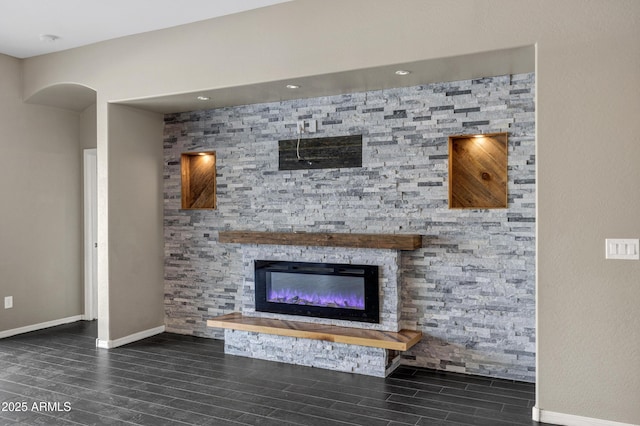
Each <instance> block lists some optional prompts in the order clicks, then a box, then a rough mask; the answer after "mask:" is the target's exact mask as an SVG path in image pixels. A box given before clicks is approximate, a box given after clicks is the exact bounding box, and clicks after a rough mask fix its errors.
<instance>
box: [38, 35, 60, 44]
mask: <svg viewBox="0 0 640 426" xmlns="http://www.w3.org/2000/svg"><path fill="white" fill-rule="evenodd" d="M59 38H60V36H57V35H55V34H40V41H43V42H45V43H53V42H54V41H56V40H58V39H59Z"/></svg>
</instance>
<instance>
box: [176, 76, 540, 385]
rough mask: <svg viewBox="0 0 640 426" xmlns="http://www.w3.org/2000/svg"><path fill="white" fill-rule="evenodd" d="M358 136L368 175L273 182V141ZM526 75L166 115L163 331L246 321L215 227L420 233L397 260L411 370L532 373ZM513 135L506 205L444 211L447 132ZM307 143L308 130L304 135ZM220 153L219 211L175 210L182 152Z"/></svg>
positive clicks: (237, 260)
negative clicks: (230, 317) (413, 340)
mask: <svg viewBox="0 0 640 426" xmlns="http://www.w3.org/2000/svg"><path fill="white" fill-rule="evenodd" d="M308 119H314V120H317V124H318V131H317V133H315V134H313V135H308V137H326V136H343V135H350V134H362V135H363V159H362V164H363V167H362V168H348V169H347V168H345V169H316V170H293V171H278V140H285V139H293V138H295V137H296V136H297V135H296V124H297V122H298V120H308ZM534 119H535V113H534V75H533V74H522V75H512V76H498V77H488V78H482V79H477V80H465V81H456V82H449V83H439V84H429V85H424V86H416V87H410V88H398V89H390V90H382V91H372V92H364V93H356V94H345V95H339V96H330V97H322V98H313V99H300V100H294V101H284V102H274V103H266V104H256V105H247V106H239V107H230V108H220V109H215V110H207V111H195V112H187V113H179V114H170V115H167V116H166V117H165V138H164V147H165V292H166V295H165V303H166V326H167V330H168V331H172V332H177V333H183V334H192V335H196V336H206V337H214V338H222V335H223V334H222V331H220V330H212V329H207V328H206V324H205V323H206V319H208V318H210V317H213V316H216V315H221V314H224V313H229V312H232V311H240V310H242V304H243V302H242V295H243V291H242V285H243V281H244V272H243V259H242V252H241V249H240V246H238V245H232V244H218V243H217V233H218V231H220V230H231V229H232V230H260V231H315V232H322V231H327V232H356V233H419V234H422V235H425V236H426V237H425V238H424V248H422V249H419V250H416V251H413V252H403V253H402V255H401V268H400V275H401V277H402V278H401V279H402V284H401V294H400V297H401V318H400V325H401V327H408V328H416V329H420V330H421V331H422V332H423V333H424V335H425V337H424V339H423V340H422V342H421V343H420V344H418V345H417V346H415V347H414V348H413V349H412V350H411V351H409V352H407V353H406V354H404V357H403V362H404V363H407V364H412V365H418V366H424V367H430V368H438V369H445V370H450V371H459V372H464V373H471V374H480V375H486V376H492V377H504V378H513V379H520V380H526V381H533V380H534V378H535V367H534V366H535V240H534V236H535V145H534V141H535V133H534V130H535V121H534ZM501 131H506V132H508V137H509V153H508V156H509V158H508V163H509V171H508V173H509V184H508V193H509V206H508V208H507V209H492V210H460V209H455V210H451V209H449V208H448V201H447V200H448V180H447V179H448V136H449V135H457V134H470V133H478V132H483V133H492V132H501ZM305 136H306V135H303V138H304V137H305ZM198 150H213V151H216V153H217V175H218V176H217V184H218V185H217V189H218V196H217V201H218V203H217V204H218V209H217V210H213V211H207V210H192V211H188V210H180V198H181V197H180V153H182V152H186V151H198Z"/></svg>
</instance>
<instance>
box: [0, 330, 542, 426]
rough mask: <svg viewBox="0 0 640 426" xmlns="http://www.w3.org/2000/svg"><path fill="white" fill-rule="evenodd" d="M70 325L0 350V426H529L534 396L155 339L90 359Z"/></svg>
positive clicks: (202, 342) (212, 343)
mask: <svg viewBox="0 0 640 426" xmlns="http://www.w3.org/2000/svg"><path fill="white" fill-rule="evenodd" d="M95 336H96V323H95V321H94V322H86V321H80V322H77V323H73V324H67V325H63V326H58V327H53V328H49V329H46V330H40V331H37V332H32V333H27V334H23V335H19V336H13V337H10V338H6V339H3V340H0V404H1V407H0V408H1V409H2V410H1V411H0V425H16V424H20V425H40V424H42V425H67V424H76V425H77V424H81V425H120V424H122V425H153V426H158V425H216V426H224V425H267V426H269V425H365V426H378V425H379V426H400V425H451V426H452V425H491V426H500V425H534V424H539V423H535V422H532V421H531V407H532V406H533V404H534V385H532V384H528V383H519V382H513V381H508V380H496V379H490V378H483V377H476V376H467V375H461V374H452V373H443V372H437V371H432V370H425V369H418V368H408V367H401V368H400V369H398V370H397V371H396V372H395V373H394V374H393V375H391V376H390V377H388V378H386V379H382V378H374V377H367V376H360V375H355V374H347V373H337V372H332V371H327V370H321V369H316V368H309V367H301V366H293V365H288V364H280V363H276V362H268V361H261V360H252V359H247V358H241V357H235V356H230V355H225V354H224V351H223V342H221V341H218V340H211V339H202V338H195V337H190V336H182V335H177V334H170V333H163V334H160V335H157V336H154V337H151V338H148V339H145V340H142V341H139V342H136V343H133V344H130V345H126V346H123V347H120V348H116V349H111V350H104V349H97V348H96V347H95Z"/></svg>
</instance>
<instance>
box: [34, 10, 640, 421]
mask: <svg viewBox="0 0 640 426" xmlns="http://www.w3.org/2000/svg"><path fill="white" fill-rule="evenodd" d="M355 17H357V18H355ZM329 28H330V29H331V30H330V31H329V30H328V29H329ZM638 40H640V2H638V1H636V0H617V1H615V2H612V1H604V0H563V1H561V2H560V1H556V0H538V1H531V0H476V1H473V2H472V1H463V0H457V1H456V0H402V1H385V0H348V1H344V0H323V1H316V0H296V1H293V2H290V3H286V4H282V5H278V6H275V7H270V8H265V9H261V10H257V11H253V12H248V13H244V14H240V15H232V16H227V17H223V18H220V19H216V20H215V21H204V22H200V23H196V24H192V25H188V26H183V27H177V28H173V29H169V30H164V31H159V32H153V33H147V34H143V35H139V36H133V37H128V38H126V39H120V40H115V41H111V42H105V43H100V44H97V45H93V46H89V47H85V48H80V49H74V50H71V51H66V52H62V53H58V54H52V55H45V56H40V57H36V58H32V59H29V60H26V61H25V63H24V65H25V72H24V77H25V82H24V87H25V95H26V96H30V95H31V94H34V93H37V92H38V91H39V90H40V89H42V88H44V87H47V86H49V85H52V84H55V83H57V82H62V81H66V82H69V81H71V82H77V83H82V84H86V85H88V86H90V87H93V88H95V89H96V90H97V92H98V117H97V119H98V149H99V154H100V152H106V150H107V149H111V147H110V145H111V143H112V140H111V137H110V136H111V135H109V136H108V135H107V124H106V123H107V122H110V120H111V117H108V116H107V108H106V106H105V105H106V101H113V100H122V99H131V98H138V97H147V96H156V95H162V94H169V93H181V92H191V91H197V90H201V89H206V88H219V87H233V86H239V85H245V84H252V83H256V82H265V81H272V80H284V79H287V78H291V77H296V76H308V75H317V74H324V73H331V72H336V71H344V70H353V69H360V68H366V67H372V66H379V65H387V64H393V63H401V62H409V61H415V60H424V59H432V58H439V57H448V56H455V55H462V54H470V53H475V52H483V51H490V50H496V49H503V48H511V47H517V46H523V45H534V44H535V45H536V51H537V58H536V64H537V70H536V72H537V83H536V87H537V123H538V129H537V148H538V155H537V163H538V189H537V193H538V216H537V220H538V270H537V277H538V365H539V368H538V392H539V396H538V402H537V405H538V407H539V408H541V409H543V410H548V411H551V412H559V413H566V414H573V415H579V416H586V417H593V418H599V419H608V420H615V421H619V422H626V423H640V405H639V404H637V395H640V374H638V369H639V364H638V359H639V357H640V315H638V306H639V304H640V262H637V261H635V262H632V261H626V262H625V261H605V260H604V239H605V238H607V237H629V238H638V237H640V221H639V220H638V219H637V218H638V212H639V211H640V196H638V184H639V183H640V167H638V164H640V140H639V139H638V135H640V120H638V113H639V112H640V96H638V92H639V88H640V49H639V48H638V47H639V46H638ZM110 155H111V154H110ZM118 158H120V157H117V156H115V157H113V158H109V159H102V160H99V161H104V162H105V163H104V164H102V167H100V170H101V173H102V176H101V177H100V179H101V182H102V184H103V187H105V188H106V186H107V180H108V185H112V184H111V177H109V179H107V176H105V173H107V170H109V171H111V170H112V169H111V166H110V165H109V167H108V168H107V167H106V166H107V165H106V163H107V162H109V163H110V162H111V161H113V160H115V159H118ZM122 190H123V188H118V189H115V188H111V187H109V194H110V195H109V199H108V203H107V201H106V200H102V201H101V203H102V204H101V206H102V207H103V209H105V208H106V207H107V204H108V207H109V213H110V214H116V213H115V212H117V211H118V209H119V208H121V206H119V203H123V202H125V201H126V202H128V200H125V199H126V197H123V199H119V196H120V194H119V193H120V191H122ZM112 212H113V213H112ZM103 214H106V213H103ZM114 224H115V220H114V218H110V223H109V226H114ZM101 232H103V233H104V234H106V233H108V235H109V237H110V239H109V244H110V245H111V244H119V249H123V250H129V247H127V246H126V242H127V237H126V235H121V233H120V231H117V232H116V231H114V232H111V231H110V230H109V229H108V228H107V225H103V228H102V231H101ZM119 238H123V241H119ZM126 254H128V255H130V256H133V259H134V260H136V257H139V259H137V260H138V261H141V262H143V261H145V260H147V254H145V253H139V252H137V251H135V250H134V251H128V252H127V253H118V250H114V249H113V248H110V249H109V256H116V255H118V256H124V255H126ZM107 260H108V259H103V260H102V265H103V267H102V268H101V271H102V276H103V277H107V272H106V269H105V268H104V265H105V264H106V263H105V262H107ZM110 272H111V274H113V272H114V270H113V268H111V271H110ZM107 278H108V277H107ZM109 282H110V283H112V285H118V286H123V285H125V284H124V283H117V281H116V280H114V279H113V277H111V280H110V281H109ZM116 283H117V284H116ZM110 294H112V295H114V296H115V294H114V293H113V292H111V293H110ZM105 303H106V302H105ZM111 303H113V302H111ZM122 315H124V316H125V317H129V316H131V315H133V314H132V313H131V312H130V311H122ZM131 319H132V320H133V319H135V318H131Z"/></svg>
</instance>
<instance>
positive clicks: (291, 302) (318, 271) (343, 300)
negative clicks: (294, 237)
mask: <svg viewBox="0 0 640 426" xmlns="http://www.w3.org/2000/svg"><path fill="white" fill-rule="evenodd" d="M254 265H255V301H256V304H255V307H256V311H257V312H271V313H280V314H288V315H300V316H307V317H317V318H331V319H344V320H347V321H361V322H372V323H377V322H379V320H380V312H379V291H378V267H377V266H371V265H352V264H342V263H312V262H284V261H272V260H256V261H255V262H254Z"/></svg>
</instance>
